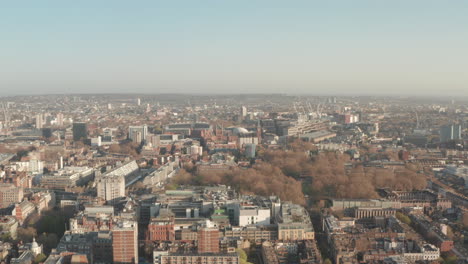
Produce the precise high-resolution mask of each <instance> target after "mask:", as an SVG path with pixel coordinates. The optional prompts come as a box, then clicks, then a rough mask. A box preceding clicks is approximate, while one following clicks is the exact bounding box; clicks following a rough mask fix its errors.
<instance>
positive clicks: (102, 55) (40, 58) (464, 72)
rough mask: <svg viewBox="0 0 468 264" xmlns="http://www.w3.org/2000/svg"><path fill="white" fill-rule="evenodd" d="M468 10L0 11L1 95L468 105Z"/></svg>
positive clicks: (169, 7)
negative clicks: (327, 98) (387, 98)
mask: <svg viewBox="0 0 468 264" xmlns="http://www.w3.org/2000/svg"><path fill="white" fill-rule="evenodd" d="M467 13H468V2H466V1H422V0H415V1H404V0H396V1H373V0H362V1H293V2H292V3H291V2H289V1H288V2H287V1H276V0H273V1H272V0H269V1H244V0H242V1H212V0H209V1H138V2H136V3H135V2H133V1H26V2H23V1H21V2H19V1H5V2H4V3H1V4H0V42H1V49H0V57H1V60H0V95H27V94H70V93H74V94H77V93H129V92H130V93H192V94H200V93H201V94H206V93H219V94H227V93H288V94H335V95H336V94H338V95H339V94H347V95H353V94H355V95H356V94H359V95H363V94H371V95H421V94H424V95H429V96H434V95H437V96H439V95H444V96H465V95H466V89H467V86H468V77H467V76H468V53H467V52H466V47H467V45H468V31H467V30H466V28H467V26H468V16H467V15H466V14H467Z"/></svg>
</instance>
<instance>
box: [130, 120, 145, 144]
mask: <svg viewBox="0 0 468 264" xmlns="http://www.w3.org/2000/svg"><path fill="white" fill-rule="evenodd" d="M147 135H148V126H147V125H142V126H130V127H129V128H128V139H130V140H131V141H133V142H135V143H138V144H140V143H141V142H143V141H146V136H147Z"/></svg>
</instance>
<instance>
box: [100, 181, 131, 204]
mask: <svg viewBox="0 0 468 264" xmlns="http://www.w3.org/2000/svg"><path fill="white" fill-rule="evenodd" d="M96 182H97V197H99V198H102V199H104V200H106V201H114V200H115V199H117V198H121V197H125V177H124V176H122V175H121V176H117V175H103V176H99V177H96Z"/></svg>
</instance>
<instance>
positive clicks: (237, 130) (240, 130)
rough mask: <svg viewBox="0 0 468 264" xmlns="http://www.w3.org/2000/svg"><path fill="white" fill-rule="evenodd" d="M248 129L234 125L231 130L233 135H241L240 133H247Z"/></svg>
mask: <svg viewBox="0 0 468 264" xmlns="http://www.w3.org/2000/svg"><path fill="white" fill-rule="evenodd" d="M248 133H249V131H248V130H247V129H245V128H243V127H235V128H234V129H233V130H232V134H234V135H236V136H237V135H242V134H248Z"/></svg>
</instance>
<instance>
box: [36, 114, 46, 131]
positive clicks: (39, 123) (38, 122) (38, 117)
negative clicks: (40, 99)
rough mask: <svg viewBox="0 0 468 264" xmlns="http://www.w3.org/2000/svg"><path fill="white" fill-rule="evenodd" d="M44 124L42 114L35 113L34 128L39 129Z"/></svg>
mask: <svg viewBox="0 0 468 264" xmlns="http://www.w3.org/2000/svg"><path fill="white" fill-rule="evenodd" d="M43 126H44V117H43V116H42V114H37V115H36V129H41V128H42V127H43Z"/></svg>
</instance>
